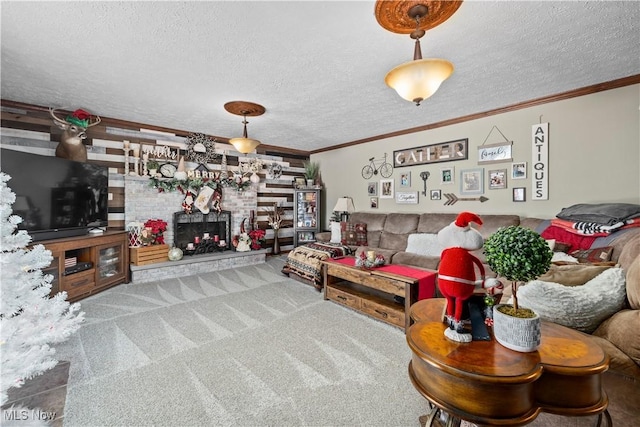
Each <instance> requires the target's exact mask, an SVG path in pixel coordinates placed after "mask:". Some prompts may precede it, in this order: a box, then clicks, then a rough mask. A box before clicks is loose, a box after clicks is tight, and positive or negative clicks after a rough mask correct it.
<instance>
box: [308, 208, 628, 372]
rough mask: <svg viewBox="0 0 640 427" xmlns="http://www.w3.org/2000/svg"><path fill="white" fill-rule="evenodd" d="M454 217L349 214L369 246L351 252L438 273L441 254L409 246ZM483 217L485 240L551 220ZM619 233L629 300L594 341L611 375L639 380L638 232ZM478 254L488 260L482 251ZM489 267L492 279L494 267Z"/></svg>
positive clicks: (610, 241) (617, 250)
mask: <svg viewBox="0 0 640 427" xmlns="http://www.w3.org/2000/svg"><path fill="white" fill-rule="evenodd" d="M456 217H457V214H456V213H422V214H420V213H373V212H355V213H353V214H351V216H350V218H349V222H351V223H358V224H366V228H367V233H366V235H367V242H366V243H367V244H366V245H353V246H351V247H352V249H354V250H355V251H361V250H373V251H375V252H376V253H380V254H382V255H383V256H384V257H385V259H386V260H387V262H389V263H392V264H404V265H410V266H414V267H419V268H425V269H431V270H437V269H438V264H439V262H440V258H439V256H438V255H437V253H438V249H435V251H431V253H429V251H428V250H427V251H426V252H427V254H426V255H425V254H423V253H416V252H421V251H415V250H411V249H412V248H411V247H408V246H411V245H410V242H411V241H412V239H415V238H416V237H421V238H431V239H433V238H434V236H433V235H435V234H437V233H438V231H440V230H441V229H442V228H443V227H445V226H447V225H449V224H450V223H451V222H453V221H455V219H456ZM480 217H481V219H482V221H483V225H482V226H481V227H477V228H478V230H479V231H480V233H481V234H482V235H483V237H484V238H485V239H486V238H487V237H489V236H490V235H491V234H492V233H493V232H495V231H496V230H498V228H500V227H505V226H510V225H521V226H523V227H527V228H530V229H533V230H535V231H537V232H539V233H540V232H542V230H544V228H545V227H546V226H547V225H548V224H549V220H545V219H539V218H521V217H519V216H517V215H480ZM472 226H475V224H473V225H472ZM616 234H617V236H616V237H615V238H607V240H606V245H607V246H611V247H612V248H613V251H612V253H611V261H613V262H617V263H618V264H619V266H620V267H621V268H623V269H624V272H625V274H626V292H627V298H626V300H625V303H624V307H623V308H622V309H621V310H620V311H618V312H616V313H615V314H613V315H612V316H611V317H609V318H608V319H606V320H604V321H603V322H602V323H601V324H600V326H599V327H598V328H597V329H596V330H595V331H594V332H593V333H592V334H591V336H592V337H593V339H594V340H596V341H597V342H598V344H600V346H601V347H602V348H603V349H604V350H605V352H606V353H607V354H608V355H609V357H610V358H611V369H612V370H615V371H618V372H621V373H623V374H625V375H626V376H630V377H633V378H635V379H640V334H639V333H638V331H639V330H640V227H639V228H633V229H628V230H624V231H621V232H618V233H616ZM412 235H413V236H412ZM416 235H418V236H416ZM429 235H431V236H429ZM317 239H318V241H320V242H329V241H330V240H331V233H330V232H323V233H318V235H317ZM334 239H335V236H334ZM343 243H344V242H343ZM598 244H599V242H598V239H596V241H595V242H594V243H593V245H592V247H600V246H598ZM408 249H409V250H408ZM474 254H475V255H476V256H477V257H478V258H479V259H481V260H484V255H483V254H482V251H481V250H480V251H476V252H475V253H474ZM485 268H486V270H487V275H488V276H490V275H491V274H492V273H491V270H490V268H489V267H488V266H485ZM506 288H508V287H506Z"/></svg>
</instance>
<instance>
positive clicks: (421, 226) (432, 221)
mask: <svg viewBox="0 0 640 427" xmlns="http://www.w3.org/2000/svg"><path fill="white" fill-rule="evenodd" d="M457 217H458V214H448V213H436V214H432V213H424V214H422V215H420V219H419V220H418V229H417V230H416V231H417V232H418V233H434V234H438V231H440V230H442V229H443V228H445V227H446V226H447V225H449V224H451V223H452V222H453V221H455V220H456V218H457Z"/></svg>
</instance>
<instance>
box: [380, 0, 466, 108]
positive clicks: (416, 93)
mask: <svg viewBox="0 0 640 427" xmlns="http://www.w3.org/2000/svg"><path fill="white" fill-rule="evenodd" d="M461 3H462V1H429V0H423V1H422V2H421V3H420V4H416V2H396V1H385V0H378V1H377V2H376V9H375V14H376V18H377V20H378V23H379V24H380V25H381V26H382V27H383V28H385V29H387V30H389V31H391V32H394V33H402V34H406V33H409V35H410V37H411V38H412V39H414V40H415V41H416V42H415V47H414V51H413V61H409V62H405V63H404V64H400V65H398V66H397V67H395V68H394V69H392V70H391V71H389V73H387V75H386V77H385V78H384V81H385V83H386V84H387V85H388V86H389V87H390V88H392V89H394V90H395V91H396V92H397V93H398V95H400V96H401V97H402V98H404V99H406V100H407V101H411V102H415V103H416V105H420V103H421V102H422V101H423V100H425V99H427V98H429V97H430V96H431V95H433V94H434V93H436V91H437V90H438V88H439V87H440V85H441V84H442V82H443V81H445V80H446V79H448V78H449V76H451V74H452V73H453V64H452V63H451V62H449V61H447V60H445V59H438V58H427V59H422V49H421V47H420V38H422V37H423V36H424V35H425V30H426V29H430V28H433V27H435V26H436V25H440V24H441V23H442V22H444V21H446V20H447V19H448V18H449V17H450V16H451V15H453V13H454V12H455V11H456V10H458V7H460V4H461ZM407 18H408V19H407ZM411 24H413V25H411ZM410 25H411V26H410Z"/></svg>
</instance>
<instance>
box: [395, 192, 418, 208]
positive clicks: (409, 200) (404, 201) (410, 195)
mask: <svg viewBox="0 0 640 427" xmlns="http://www.w3.org/2000/svg"><path fill="white" fill-rule="evenodd" d="M396 203H398V204H401V205H417V204H418V192H417V191H398V192H396Z"/></svg>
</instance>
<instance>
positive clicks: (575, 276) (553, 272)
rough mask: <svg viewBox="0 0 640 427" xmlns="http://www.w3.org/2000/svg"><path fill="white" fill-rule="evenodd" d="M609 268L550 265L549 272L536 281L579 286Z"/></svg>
mask: <svg viewBox="0 0 640 427" xmlns="http://www.w3.org/2000/svg"><path fill="white" fill-rule="evenodd" d="M611 267H612V266H610V265H592V264H567V265H555V264H551V267H549V271H547V272H546V273H544V274H543V275H542V276H540V277H538V280H542V281H543V282H554V283H560V284H561V285H565V286H580V285H584V284H585V283H587V282H588V281H589V280H591V279H593V278H594V277H596V276H598V275H599V274H600V273H602V272H603V271H605V270H607V269H609V268H611Z"/></svg>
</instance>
